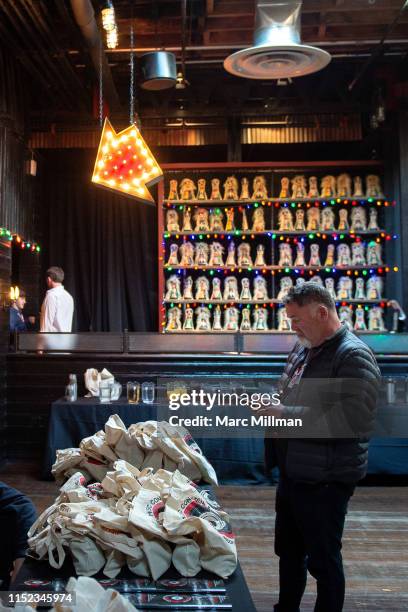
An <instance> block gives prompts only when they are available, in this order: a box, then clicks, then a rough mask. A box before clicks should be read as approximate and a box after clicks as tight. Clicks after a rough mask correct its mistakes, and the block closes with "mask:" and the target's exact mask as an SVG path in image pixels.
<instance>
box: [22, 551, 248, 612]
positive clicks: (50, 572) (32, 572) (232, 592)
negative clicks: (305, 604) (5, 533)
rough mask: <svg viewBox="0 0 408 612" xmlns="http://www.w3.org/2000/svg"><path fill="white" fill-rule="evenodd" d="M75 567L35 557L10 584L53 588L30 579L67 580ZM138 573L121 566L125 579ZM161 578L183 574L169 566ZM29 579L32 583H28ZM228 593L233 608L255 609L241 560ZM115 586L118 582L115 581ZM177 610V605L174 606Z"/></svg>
mask: <svg viewBox="0 0 408 612" xmlns="http://www.w3.org/2000/svg"><path fill="white" fill-rule="evenodd" d="M75 575H76V574H75V570H74V568H73V565H72V563H71V561H70V560H66V561H65V563H64V565H63V566H62V568H61V569H60V570H55V569H53V568H52V567H50V565H49V564H48V563H47V562H45V561H34V560H33V559H26V560H25V561H24V564H23V567H22V568H21V570H20V572H19V573H18V576H17V579H16V581H15V582H14V584H13V585H12V586H11V587H10V590H12V591H19V592H20V591H21V592H33V591H46V592H51V591H52V588H51V587H50V585H49V584H43V585H41V584H40V585H39V584H38V583H37V584H34V585H33V584H32V582H31V581H42V582H47V581H52V580H57V579H60V580H63V581H65V580H66V579H67V578H69V577H70V576H75ZM135 577H136V576H135V574H132V572H130V570H128V569H122V571H121V573H120V575H119V576H118V578H123V579H125V580H128V579H132V578H135ZM93 578H97V579H106V576H104V575H103V574H102V573H101V572H100V573H98V574H96V575H95V576H93ZM161 578H162V579H170V578H173V579H174V578H180V574H179V573H178V572H177V571H176V570H175V569H174V568H171V569H169V570H168V571H167V572H166V573H165V574H163V576H162V577H161ZM195 578H205V579H208V580H214V579H215V578H218V576H215V575H214V574H210V573H209V572H205V571H202V572H200V573H199V574H197V576H195ZM27 581H29V583H30V584H31V586H30V584H27ZM224 582H225V589H226V594H227V595H228V597H229V599H230V601H231V603H232V610H233V612H256V608H255V606H254V603H253V601H252V598H251V595H250V592H249V590H248V586H247V583H246V581H245V577H244V574H243V573H242V569H241V566H240V564H239V563H238V566H237V569H236V571H235V572H234V574H233V575H232V576H230V578H228V579H227V580H225V581H224ZM112 588H113V589H114V588H115V586H114V585H112ZM174 610H175V612H176V609H174Z"/></svg>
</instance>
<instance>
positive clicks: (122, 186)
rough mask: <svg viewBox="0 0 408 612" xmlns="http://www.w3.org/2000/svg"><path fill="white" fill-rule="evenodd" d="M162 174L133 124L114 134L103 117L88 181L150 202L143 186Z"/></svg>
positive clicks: (156, 180) (145, 186)
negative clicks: (92, 169) (91, 172)
mask: <svg viewBox="0 0 408 612" xmlns="http://www.w3.org/2000/svg"><path fill="white" fill-rule="evenodd" d="M162 177H163V171H162V169H161V168H160V166H159V164H158V163H157V161H156V159H155V158H154V156H153V154H152V152H151V151H150V149H149V147H148V146H147V144H146V142H145V141H144V139H143V136H142V135H141V133H140V131H139V130H138V128H137V127H136V126H135V125H130V126H129V127H127V128H126V129H125V130H122V131H121V132H118V133H116V132H115V130H114V128H113V127H112V125H111V123H110V121H109V119H105V123H104V125H103V130H102V136H101V140H100V143H99V148H98V154H97V156H96V161H95V167H94V171H93V175H92V182H93V183H96V184H97V185H101V186H102V187H106V188H108V189H113V190H116V191H120V192H121V193H123V194H125V195H127V196H131V197H134V198H136V199H137V200H140V201H142V202H145V203H148V204H154V200H153V198H152V196H151V195H150V193H149V191H148V189H147V187H151V186H152V185H154V184H155V183H157V182H158V181H160V179H161V178H162Z"/></svg>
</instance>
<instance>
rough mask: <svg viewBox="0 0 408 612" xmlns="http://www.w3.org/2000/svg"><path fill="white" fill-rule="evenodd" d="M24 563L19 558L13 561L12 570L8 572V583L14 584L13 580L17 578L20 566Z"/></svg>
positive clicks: (22, 559)
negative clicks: (9, 577)
mask: <svg viewBox="0 0 408 612" xmlns="http://www.w3.org/2000/svg"><path fill="white" fill-rule="evenodd" d="M23 563H24V557H20V558H19V559H15V561H14V564H13V570H12V571H11V572H10V576H11V579H10V583H12V582H14V580H15V579H16V578H17V574H18V572H19V571H20V569H21V566H22V565H23Z"/></svg>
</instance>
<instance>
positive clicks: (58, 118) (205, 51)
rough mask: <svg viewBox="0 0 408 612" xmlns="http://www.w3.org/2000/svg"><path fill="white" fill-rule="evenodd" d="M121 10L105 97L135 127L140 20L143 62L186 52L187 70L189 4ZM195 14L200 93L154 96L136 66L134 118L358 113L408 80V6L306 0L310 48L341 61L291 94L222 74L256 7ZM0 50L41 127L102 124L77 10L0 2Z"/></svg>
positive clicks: (192, 60)
mask: <svg viewBox="0 0 408 612" xmlns="http://www.w3.org/2000/svg"><path fill="white" fill-rule="evenodd" d="M81 1H82V0H81ZM83 1H84V2H88V1H91V0H83ZM113 4H114V7H115V11H116V19H117V23H118V28H119V47H118V48H117V49H115V50H107V49H106V48H105V57H106V59H107V64H108V65H106V66H105V68H106V71H107V72H106V71H105V77H104V90H105V97H106V98H108V99H109V100H108V101H109V103H110V107H111V111H113V113H116V115H117V116H118V118H122V120H123V121H124V122H126V117H127V116H128V107H129V51H130V26H131V22H132V21H133V27H134V32H135V50H136V58H137V57H139V56H140V55H141V54H142V53H143V52H146V51H148V50H156V49H161V48H165V49H167V50H171V51H173V52H174V53H175V54H176V57H177V61H178V65H179V66H180V64H181V59H182V56H181V51H182V17H181V15H182V0H133V1H132V0H113ZM186 4H187V20H186V23H185V32H186V48H185V71H186V75H185V76H186V78H187V80H188V81H189V83H190V84H189V86H188V87H186V88H185V89H172V90H170V91H165V92H146V91H144V90H141V89H140V87H138V86H137V83H138V81H139V77H140V75H139V73H138V69H137V68H136V78H135V82H136V87H135V98H136V108H137V111H138V112H139V115H140V116H141V117H142V120H146V121H147V120H148V119H149V118H152V119H153V118H156V119H160V118H162V119H164V118H166V119H168V118H174V117H179V118H182V117H184V118H192V117H201V118H202V117H207V116H208V117H211V116H217V117H227V116H231V115H245V116H250V115H257V114H259V113H265V114H268V115H271V114H274V113H276V114H281V113H285V112H296V113H299V112H310V111H313V110H316V108H319V110H321V111H323V112H324V110H325V109H327V111H328V112H329V111H330V112H331V111H336V109H338V110H342V111H344V112H346V111H347V110H350V111H353V110H356V109H361V107H362V106H364V105H366V106H368V105H369V104H370V103H371V98H372V92H373V80H372V77H373V75H375V79H376V83H378V84H381V85H382V86H383V88H384V92H383V93H384V95H385V96H386V98H387V99H392V100H394V98H395V95H396V94H395V87H397V84H398V83H399V82H401V81H404V80H406V77H404V75H405V74H406V68H407V63H408V62H407V59H408V8H407V10H404V11H402V10H401V9H402V7H403V6H404V4H405V3H404V2H403V0H304V2H303V8H302V40H303V42H304V43H309V44H313V45H316V46H321V47H323V48H324V49H326V50H327V51H329V52H330V53H331V54H332V56H333V60H332V62H331V64H330V65H329V67H328V68H326V69H324V70H323V71H322V72H320V73H317V74H315V75H311V76H308V77H303V78H300V79H294V80H293V82H292V83H291V84H286V85H280V84H278V83H277V82H276V81H273V82H271V81H260V82H254V81H251V80H247V79H241V78H239V77H234V76H231V75H229V74H227V73H226V72H225V70H224V68H223V65H222V62H223V60H224V59H225V57H226V56H227V55H229V54H230V53H232V52H233V51H235V50H238V49H242V48H245V47H247V46H250V45H251V44H252V39H253V30H254V7H255V2H254V0H187V2H186ZM407 4H408V3H407ZM92 5H93V8H94V10H95V18H96V21H97V23H98V25H99V27H100V28H101V26H100V10H101V8H102V7H103V5H104V3H103V1H102V0H101V1H99V0H92ZM101 32H102V28H101ZM102 36H103V34H102ZM384 38H385V40H384ZM0 40H1V41H2V44H4V45H5V46H7V47H8V48H9V49H10V50H11V51H12V52H13V54H14V55H16V56H17V57H18V58H19V60H20V61H21V63H22V64H23V65H24V67H25V69H26V71H27V72H28V74H29V75H30V76H31V84H27V87H29V88H30V96H31V102H30V107H31V118H32V125H33V127H35V128H39V129H40V128H41V127H42V126H43V125H44V126H46V125H49V124H50V123H52V122H54V123H57V124H58V123H59V124H62V123H65V124H68V123H70V122H71V123H75V124H76V125H80V124H81V123H83V124H84V125H85V124H87V125H90V124H91V123H92V121H94V122H95V121H96V120H97V115H98V69H97V68H98V67H97V66H95V57H94V61H92V52H90V50H89V46H88V45H87V43H86V41H85V39H84V37H83V34H82V32H81V30H80V28H79V26H78V24H77V22H76V21H75V18H74V14H73V12H72V6H71V1H70V0H2V2H1V3H0ZM94 51H95V50H94ZM136 67H137V60H136ZM109 73H110V74H109ZM405 95H406V94H405ZM115 97H116V98H115ZM114 98H115V99H114ZM118 101H119V103H118ZM391 104H394V102H393V101H391Z"/></svg>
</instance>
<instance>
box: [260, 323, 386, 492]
mask: <svg viewBox="0 0 408 612" xmlns="http://www.w3.org/2000/svg"><path fill="white" fill-rule="evenodd" d="M305 362H306V365H305V367H304V370H303V374H302V376H301V378H300V380H296V376H295V377H294V374H295V372H299V369H300V367H301V365H302V364H303V363H305ZM380 379H381V376H380V370H379V368H378V365H377V362H376V359H375V357H374V355H373V353H372V351H371V350H370V349H369V347H368V346H367V345H366V344H364V342H362V340H360V339H359V338H358V337H357V336H355V335H354V334H353V333H352V332H350V331H349V330H348V329H347V328H346V327H344V326H342V327H341V328H340V329H339V330H338V332H336V334H334V336H332V337H331V338H330V339H328V340H326V341H325V342H323V344H321V345H320V346H319V347H315V348H312V349H306V348H304V347H303V346H302V345H301V344H300V343H297V344H296V346H295V347H294V348H293V350H292V352H291V353H290V354H289V357H288V361H287V364H286V367H285V370H284V372H283V375H282V377H281V379H280V382H279V390H280V393H281V402H282V404H283V405H284V406H285V408H284V414H283V416H284V417H291V418H294V417H299V418H301V419H302V421H303V422H304V423H305V427H303V428H301V430H298V432H299V431H301V433H300V435H299V433H293V429H292V431H291V432H290V433H289V430H286V433H283V434H282V431H281V432H280V434H278V433H277V432H276V429H275V430H274V431H272V432H271V431H269V432H268V436H267V437H266V439H265V459H266V467H267V469H271V468H272V467H274V466H275V465H278V466H279V468H280V472H281V475H282V476H284V477H288V478H291V479H293V480H296V481H299V482H309V483H320V482H333V481H335V482H344V483H355V482H357V481H358V480H360V479H361V478H363V477H364V476H365V474H366V471H367V456H368V439H369V436H370V432H371V430H372V427H373V424H374V420H375V412H376V404H377V399H378V393H379V386H380ZM283 431H284V432H285V430H283ZM289 435H290V436H292V437H289ZM269 436H272V437H269ZM287 436H288V437H287ZM293 436H297V437H296V438H294V437H293ZM301 436H302V437H301ZM306 436H307V437H306Z"/></svg>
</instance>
